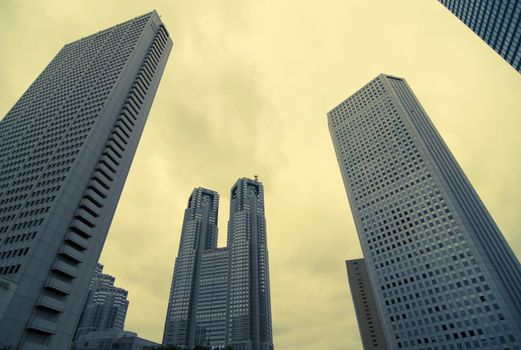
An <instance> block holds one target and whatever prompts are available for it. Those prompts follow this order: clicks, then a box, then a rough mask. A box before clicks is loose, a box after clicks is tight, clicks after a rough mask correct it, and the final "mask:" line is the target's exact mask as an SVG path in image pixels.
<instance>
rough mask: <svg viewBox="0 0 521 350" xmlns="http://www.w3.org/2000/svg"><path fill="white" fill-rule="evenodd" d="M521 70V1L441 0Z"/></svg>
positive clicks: (513, 65)
mask: <svg viewBox="0 0 521 350" xmlns="http://www.w3.org/2000/svg"><path fill="white" fill-rule="evenodd" d="M439 2H441V3H442V4H443V5H444V6H445V7H446V8H447V9H449V10H450V11H451V12H452V13H453V14H454V15H456V16H457V17H458V18H459V19H460V20H461V21H462V22H463V23H465V24H466V25H467V27H469V28H470V29H472V31H473V32H474V33H476V34H477V35H478V36H479V37H480V38H481V39H483V40H484V41H485V42H486V43H487V44H488V45H489V46H490V47H491V48H493V49H494V51H496V52H497V53H498V54H500V55H501V57H503V58H504V59H505V60H506V61H507V62H508V63H510V64H511V65H512V67H514V69H516V70H517V71H518V72H521V1H519V0H500V1H488V0H472V1H469V0H439Z"/></svg>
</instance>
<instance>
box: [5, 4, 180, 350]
mask: <svg viewBox="0 0 521 350" xmlns="http://www.w3.org/2000/svg"><path fill="white" fill-rule="evenodd" d="M171 47H172V41H171V39H170V38H169V35H168V32H167V30H166V29H165V27H164V25H163V24H162V22H161V20H160V18H159V16H158V14H157V13H156V12H155V11H154V12H151V13H148V14H146V15H143V16H141V17H137V18H134V19H132V20H130V21H127V22H124V23H122V24H119V25H117V26H114V27H112V28H109V29H106V30H103V31H101V32H99V33H96V34H94V35H91V36H88V37H85V38H83V39H80V40H78V41H75V42H73V43H70V44H67V45H65V46H64V47H63V49H62V50H61V51H60V52H59V53H58V54H57V55H56V57H55V58H54V59H53V60H52V61H51V63H50V64H49V65H48V66H47V68H45V70H44V71H43V72H42V73H41V74H40V76H39V77H38V78H37V79H36V80H35V82H34V83H33V84H32V85H31V86H30V87H29V89H28V90H27V91H26V92H25V93H24V95H23V96H22V97H21V98H20V99H19V100H18V102H17V103H16V104H15V105H14V107H13V108H12V109H11V110H10V111H9V112H8V113H7V115H6V116H5V117H4V119H3V120H2V121H1V122H0V257H1V259H0V283H1V285H2V288H0V342H1V344H0V345H7V346H12V347H14V348H16V349H53V350H60V349H67V347H68V346H69V343H70V341H71V338H72V335H73V332H74V329H75V326H76V324H77V321H78V318H79V315H80V312H81V308H82V303H83V301H84V299H85V296H86V293H87V290H88V286H89V282H90V280H91V276H92V273H93V271H94V269H95V267H96V263H97V262H98V258H99V256H100V253H101V249H102V247H103V244H104V242H105V238H106V235H107V231H108V229H109V226H110V223H111V221H112V217H113V215H114V211H115V209H116V205H117V203H118V200H119V197H120V194H121V191H122V189H123V185H124V183H125V179H126V177H127V174H128V171H129V168H130V164H131V162H132V159H133V157H134V153H135V151H136V148H137V145H138V142H139V138H140V136H141V133H142V131H143V128H144V125H145V121H146V119H147V115H148V112H149V110H150V108H151V105H152V101H153V98H154V96H155V93H156V90H157V87H158V85H159V81H160V78H161V75H162V73H163V69H164V67H165V64H166V61H167V58H168V55H169V53H170V50H171Z"/></svg>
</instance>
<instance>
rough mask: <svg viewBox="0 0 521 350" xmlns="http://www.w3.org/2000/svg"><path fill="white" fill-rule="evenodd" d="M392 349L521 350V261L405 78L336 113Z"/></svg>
mask: <svg viewBox="0 0 521 350" xmlns="http://www.w3.org/2000/svg"><path fill="white" fill-rule="evenodd" d="M328 122H329V128H330V132H331V136H332V139H333V144H334V148H335V151H336V155H337V159H338V163H339V166H340V170H341V173H342V177H343V180H344V185H345V188H346V191H347V194H348V198H349V203H350V205H351V211H352V213H353V216H354V220H355V224H356V228H357V231H358V236H359V238H360V242H361V245H362V251H363V254H364V260H365V263H366V266H367V272H368V275H369V279H370V281H371V285H372V290H373V293H374V295H375V299H376V302H377V307H378V310H379V312H380V315H381V318H382V321H383V324H384V331H385V337H386V340H387V345H388V347H389V348H390V349H400V348H404V349H439V350H441V349H461V348H463V349H469V348H483V349H503V350H504V349H511V350H512V349H520V348H521V267H520V264H519V261H518V260H517V258H516V256H515V255H514V253H513V252H512V250H511V249H510V247H509V246H508V244H507V242H506V241H505V239H504V237H503V235H502V234H501V232H500V231H499V229H498V227H497V226H496V224H495V223H494V221H493V220H492V217H491V216H490V214H489V213H488V212H487V210H486V209H485V206H484V205H483V203H482V202H481V200H480V199H479V197H478V195H477V194H476V192H475V191H474V189H473V188H472V186H471V184H470V183H469V181H468V179H467V178H466V176H465V174H464V173H463V171H462V170H461V168H460V167H459V166H458V163H457V162H456V160H455V159H454V157H453V156H452V154H451V153H450V151H449V150H448V148H447V146H446V145H445V143H444V142H443V140H442V138H441V136H440V135H439V134H438V132H437V131H436V129H435V128H434V126H433V125H432V123H431V121H430V120H429V117H428V116H427V114H426V113H425V111H424V110H423V108H422V107H421V105H420V103H419V102H418V100H417V99H416V97H415V96H414V94H413V92H412V91H411V89H410V88H409V86H408V85H407V83H406V82H405V80H403V79H401V78H396V77H393V76H388V75H380V76H378V77H377V78H376V79H374V80H373V81H371V82H370V83H369V84H367V85H366V86H364V87H363V88H362V89H360V90H359V91H358V92H356V93H355V94H353V95H352V96H351V97H349V98H348V99H347V100H345V101H344V102H342V103H341V104H340V105H338V106H337V107H335V108H334V109H333V110H331V111H330V112H329V113H328Z"/></svg>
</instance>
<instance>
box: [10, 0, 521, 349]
mask: <svg viewBox="0 0 521 350" xmlns="http://www.w3.org/2000/svg"><path fill="white" fill-rule="evenodd" d="M151 6H155V7H156V9H157V10H158V12H159V14H160V15H161V16H162V19H163V21H164V22H165V23H166V26H167V28H168V30H169V32H170V33H171V35H172V37H173V39H174V49H173V51H172V54H171V56H170V60H169V62H168V65H167V68H166V71H165V73H164V75H163V79H162V81H161V85H160V87H159V90H158V93H157V95H156V100H155V102H154V105H153V107H152V110H151V112H150V116H149V119H148V122H147V125H146V128H145V131H144V134H143V136H142V139H141V142H140V145H139V149H138V152H137V154H136V157H135V159H134V163H133V166H132V169H131V172H130V174H129V177H128V180H127V184H126V186H125V190H124V192H123V194H122V197H121V200H120V204H119V207H118V210H117V213H116V216H115V218H114V222H113V225H112V228H111V231H110V233H109V236H108V239H107V241H106V244H105V249H104V251H103V254H102V259H101V262H102V263H104V264H105V270H106V272H107V273H110V274H113V275H115V276H116V277H117V284H118V285H119V286H121V287H123V288H126V289H128V290H129V298H130V301H131V302H130V307H129V313H128V317H127V322H126V327H127V328H128V329H129V330H133V331H137V332H138V333H139V334H140V336H142V337H145V338H150V339H153V340H156V341H159V340H160V339H161V336H162V331H163V322H164V316H165V312H166V305H167V301H168V292H169V288H170V280H171V277H172V270H173V262H174V259H175V256H176V255H177V250H178V243H179V236H180V232H181V222H182V217H183V213H184V209H185V207H186V203H187V200H188V196H189V194H190V192H191V190H192V188H193V187H197V186H204V187H208V188H211V189H214V190H217V191H219V193H220V194H221V210H220V225H219V226H220V243H221V245H222V244H224V242H225V241H226V221H227V215H228V206H229V198H228V197H229V194H228V191H229V190H230V188H231V186H232V184H233V183H234V182H235V181H236V179H237V178H239V177H243V176H249V177H252V176H253V175H254V174H258V175H260V179H261V180H262V181H263V183H264V185H265V191H266V213H267V228H268V244H269V254H270V274H271V295H272V313H273V329H274V336H275V346H276V348H277V349H287V350H292V349H299V350H311V349H330V348H343V349H359V348H361V343H360V339H359V334H358V329H357V326H356V319H355V316H354V311H353V306H352V301H351V296H350V294H349V290H348V286H347V278H346V273H345V266H344V260H345V259H346V258H355V257H359V256H360V255H361V253H360V246H359V242H358V238H357V234H356V232H355V229H354V225H353V221H352V219H351V213H350V210H349V206H348V204H347V198H346V195H345V191H344V188H343V184H342V180H341V177H340V172H339V170H338V165H337V163H336V158H335V155H334V152H333V147H332V145H331V140H330V137H329V132H328V129H327V124H326V113H327V111H329V110H330V109H331V108H332V107H334V106H336V105H337V104H338V103H339V102H340V101H342V100H344V99H345V98H346V97H348V96H349V95H350V94H352V93H353V92H355V91H356V90H357V89H359V88H360V87H361V86H363V85H364V84H365V83H367V82H368V81H369V80H370V79H372V78H374V77H375V76H376V75H377V74H378V73H380V72H386V73H390V74H396V75H399V76H404V77H405V78H406V79H407V80H408V81H409V83H410V85H411V86H412V88H413V90H414V91H415V93H416V94H417V96H418V98H419V100H420V102H421V103H422V104H423V105H424V107H425V109H426V110H427V112H428V113H429V115H430V116H431V118H432V120H433V122H434V124H435V125H436V127H437V128H438V130H439V131H440V133H441V134H442V136H443V137H444V138H445V140H446V142H447V144H448V146H449V148H450V149H451V150H452V151H453V153H454V155H455V156H456V159H457V160H458V161H459V162H460V164H461V165H462V167H463V169H464V170H465V172H466V174H467V175H468V176H469V178H470V180H471V182H472V183H473V184H474V185H475V187H476V189H477V191H478V193H479V194H480V195H481V196H482V199H483V201H484V203H485V205H486V206H487V208H488V209H489V210H490V212H491V214H492V216H493V217H494V218H495V219H496V221H497V222H498V224H499V226H500V227H501V228H502V229H503V232H504V234H505V236H506V238H507V240H508V241H509V242H510V243H511V245H512V248H513V250H514V251H515V252H516V253H517V254H518V255H519V254H520V252H521V240H519V239H518V237H517V236H516V233H517V232H518V231H519V229H520V228H521V219H520V217H519V215H518V213H519V212H520V210H521V201H520V198H521V188H520V186H519V185H518V181H519V180H518V179H519V178H520V177H521V167H520V166H519V164H518V163H519V159H521V154H520V152H521V139H520V138H519V137H517V134H518V133H519V130H520V127H521V125H520V123H521V118H520V117H521V115H520V112H519V111H521V100H520V99H519V92H520V91H521V82H520V80H519V75H518V74H517V73H516V72H515V71H514V70H513V69H512V68H511V67H510V66H508V64H506V63H505V62H504V61H503V60H502V59H501V58H500V57H499V56H497V54H495V53H494V52H493V50H491V49H490V48H489V47H488V46H487V45H486V44H484V43H483V42H482V41H481V40H480V39H479V38H477V37H476V36H475V34H474V33H472V32H471V31H470V30H468V28H466V27H465V26H464V25H463V24H462V23H460V22H459V20H457V19H456V18H454V16H453V15H451V14H450V13H448V11H446V10H445V9H444V8H443V7H442V6H441V5H440V4H438V3H437V2H435V1H431V2H414V3H413V2H410V1H394V2H392V3H391V2H387V1H381V0H380V1H368V2H355V1H331V2H327V3H325V4H322V3H321V4H320V6H318V4H317V3H315V2H311V1H298V2H297V1H285V2H281V1H274V0H268V1H262V2H244V1H238V0H235V1H220V2H212V1H210V2H208V1H175V2H172V1H158V2H154V3H153V5H151V2H143V1H124V2H117V1H111V2H106V1H89V2H64V1H58V0H53V1H37V2H35V1H16V2H15V1H2V2H0V40H1V42H2V43H3V46H2V55H1V56H0V81H1V82H2V92H3V94H1V95H0V110H1V111H2V112H3V113H6V112H7V111H8V110H9V108H11V106H12V105H13V104H14V102H15V101H16V100H17V99H18V98H19V97H20V96H21V95H22V93H23V91H24V90H25V89H26V88H27V87H28V86H29V84H30V83H31V82H32V81H33V80H34V79H35V78H36V76H37V75H38V74H39V73H40V72H41V71H42V70H43V68H44V67H45V66H46V65H47V64H48V62H49V61H50V59H51V58H52V57H53V56H54V55H55V54H56V53H57V51H58V50H59V49H60V48H61V47H62V46H63V44H65V43H66V42H70V41H72V40H75V39H78V38H79V37H82V36H86V35H88V34H91V33H93V32H96V31H98V30H101V29H104V28H106V27H108V26H110V25H113V24H116V23H119V22H122V21H124V20H126V19H128V18H132V17H134V16H138V15H140V14H143V13H145V12H148V11H150V10H151V9H152V8H151ZM403 33H406V34H403ZM402 34H403V35H402Z"/></svg>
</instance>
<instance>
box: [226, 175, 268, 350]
mask: <svg viewBox="0 0 521 350" xmlns="http://www.w3.org/2000/svg"><path fill="white" fill-rule="evenodd" d="M228 249H230V282H229V283H230V298H229V306H228V325H227V334H226V337H227V344H229V345H231V346H233V348H234V349H235V350H271V349H273V338H272V328H271V301H270V285H269V267H268V250H267V244H266V220H265V216H264V188H263V186H262V184H261V183H260V182H258V181H256V180H249V179H240V180H239V181H237V183H236V184H235V185H234V186H233V188H232V191H231V203H230V221H229V222H228Z"/></svg>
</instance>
